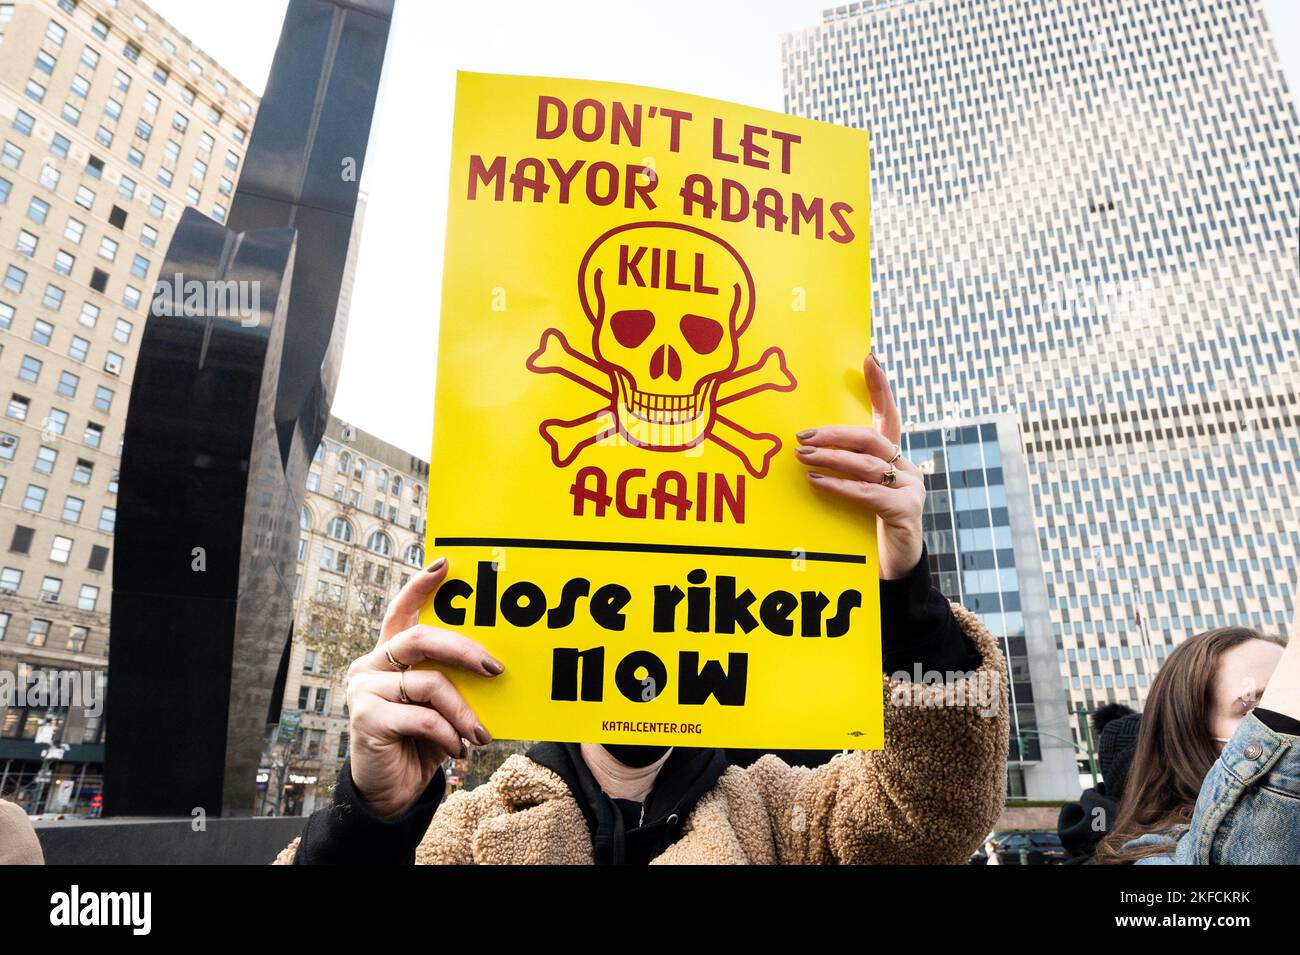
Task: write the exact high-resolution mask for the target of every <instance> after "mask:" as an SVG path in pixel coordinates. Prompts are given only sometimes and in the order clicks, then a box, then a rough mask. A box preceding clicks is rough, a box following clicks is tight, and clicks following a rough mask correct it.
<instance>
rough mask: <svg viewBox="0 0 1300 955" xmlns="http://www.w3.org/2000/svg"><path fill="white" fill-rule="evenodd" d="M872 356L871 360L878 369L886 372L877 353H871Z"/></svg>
mask: <svg viewBox="0 0 1300 955" xmlns="http://www.w3.org/2000/svg"><path fill="white" fill-rule="evenodd" d="M870 354H871V360H872V361H874V362H875V363H876V367H877V368H879V369H880V370H881V371H884V370H885V366H884V365H882V364H881V363H880V359H879V358H877V357H876V353H875V352H871V353H870Z"/></svg>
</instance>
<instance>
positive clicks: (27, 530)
mask: <svg viewBox="0 0 1300 955" xmlns="http://www.w3.org/2000/svg"><path fill="white" fill-rule="evenodd" d="M35 535H36V528H34V527H23V525H21V524H15V525H14V536H13V537H12V538H10V540H9V550H10V551H11V552H12V553H15V554H30V553H31V552H32V538H33V537H34V536H35Z"/></svg>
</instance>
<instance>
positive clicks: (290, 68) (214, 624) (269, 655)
mask: <svg viewBox="0 0 1300 955" xmlns="http://www.w3.org/2000/svg"><path fill="white" fill-rule="evenodd" d="M392 8H393V0H290V3H289V8H288V11H287V13H286V14H285V20H284V26H283V28H282V31H281V34H280V42H279V46H278V47H277V49H276V54H275V60H274V63H273V64H272V67H271V75H270V78H269V80H268V83H267V90H266V95H265V97H264V98H263V100H262V103H261V106H260V108H259V111H258V117H257V122H256V125H255V127H254V129H253V135H252V140H251V142H250V144H249V149H248V154H247V156H246V157H245V160H244V168H243V172H242V174H241V176H240V180H239V186H238V189H237V191H236V194H235V199H234V202H233V203H232V206H231V213H230V219H229V227H228V228H227V227H225V226H222V225H219V224H218V223H216V222H213V221H212V220H210V219H208V218H207V217H205V216H203V215H201V214H200V213H198V212H196V211H194V210H193V209H186V210H185V213H184V215H183V216H182V218H181V221H180V223H179V225H178V226H177V229H176V233H175V235H174V237H173V239H172V242H171V245H170V247H169V248H168V251H167V257H166V260H165V262H164V264H163V269H162V274H161V277H160V281H159V286H158V288H157V289H156V291H155V297H154V301H153V305H152V307H151V310H150V317H149V321H148V322H147V323H146V325H145V329H144V335H143V337H142V340H141V344H140V355H139V359H138V362H137V368H136V375H135V381H134V384H133V386H132V390H131V402H130V407H129V409H128V412H127V420H126V435H125V442H124V446H123V453H122V468H121V481H120V490H119V492H118V518H117V529H116V534H115V541H114V547H115V551H116V553H115V555H114V562H113V615H112V634H111V641H110V651H109V692H108V697H107V703H106V713H105V716H106V721H107V723H106V725H107V730H106V733H107V744H106V758H105V785H104V807H105V814H106V815H164V816H167V815H186V816H188V815H190V814H191V812H192V811H193V810H194V809H196V808H202V809H203V810H204V811H205V812H206V813H207V814H209V815H246V814H249V813H251V811H252V807H253V797H254V787H255V776H256V771H257V766H258V761H259V758H260V755H261V751H262V744H263V740H264V737H265V733H266V727H267V723H268V722H274V721H275V720H276V719H277V718H278V711H279V698H278V695H277V691H276V686H277V684H280V683H282V678H283V665H284V661H285V659H286V653H287V644H288V638H289V633H290V620H291V611H292V603H293V579H294V560H295V557H294V551H295V546H296V542H297V539H298V509H299V500H300V498H301V496H302V494H303V492H304V485H305V481H306V473H307V467H308V465H309V464H310V459H311V455H312V453H313V452H314V451H315V448H316V446H317V444H318V443H319V442H320V439H321V436H322V434H323V433H324V428H325V423H326V420H327V418H328V416H329V408H330V402H331V401H332V399H333V394H334V385H335V383H336V381H337V377H338V364H339V358H340V353H341V351H342V347H343V340H344V337H345V335H346V331H347V329H346V327H345V323H346V316H345V315H344V316H339V315H338V314H337V312H338V297H339V290H340V286H341V283H342V281H343V274H344V266H345V263H346V260H347V254H348V246H349V242H350V239H351V235H352V226H353V215H354V212H355V209H356V201H357V180H358V179H359V176H360V170H361V168H362V165H363V164H364V161H365V153H366V144H367V141H368V139H369V134H370V123H371V118H372V116H373V113H374V106H375V97H376V95H377V93H378V88H379V78H380V73H381V70H382V67H383V61H384V52H385V47H386V45H387V39H388V30H389V25H390V22H391V18H392ZM349 173H352V174H351V175H349ZM198 283H202V284H201V285H200V284H198ZM223 305H224V306H226V307H224V308H223Z"/></svg>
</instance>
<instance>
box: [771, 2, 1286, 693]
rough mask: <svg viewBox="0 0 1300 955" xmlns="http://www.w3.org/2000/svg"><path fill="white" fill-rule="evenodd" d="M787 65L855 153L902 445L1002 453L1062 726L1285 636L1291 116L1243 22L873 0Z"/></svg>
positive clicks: (802, 45) (1195, 10) (790, 105)
mask: <svg viewBox="0 0 1300 955" xmlns="http://www.w3.org/2000/svg"><path fill="white" fill-rule="evenodd" d="M782 57H783V73H784V82H785V89H786V108H787V110H788V111H790V112H792V113H795V114H799V115H804V116H810V117H813V118H816V119H822V120H827V121H830V122H835V123H842V124H847V125H853V126H861V127H864V128H866V129H868V130H869V131H870V133H871V136H872V168H871V188H872V210H871V212H872V234H871V240H872V296H873V301H872V310H873V315H872V320H873V324H874V328H875V338H874V341H875V347H876V350H877V352H878V353H879V354H880V355H881V356H882V359H883V360H884V362H885V365H886V367H887V368H888V370H889V371H890V372H891V374H892V378H893V381H894V383H895V386H896V388H897V390H898V394H899V398H900V402H901V406H902V409H903V414H904V417H905V418H906V419H907V420H908V426H909V427H910V428H912V429H913V430H917V431H923V430H927V429H935V428H949V429H951V428H954V427H960V426H961V425H962V424H963V423H966V422H968V421H969V420H970V419H972V418H976V417H979V416H983V415H988V414H999V413H1001V414H1006V415H1009V416H1010V419H1011V421H1012V422H1013V425H1014V427H1015V428H1016V429H1017V430H1018V431H1019V439H1018V440H1019V444H1020V446H1021V448H1022V450H1023V454H1024V458H1025V461H1026V463H1027V472H1028V486H1027V489H1026V494H1027V495H1028V506H1029V508H1030V509H1031V512H1032V516H1033V521H1034V533H1035V534H1036V537H1037V544H1038V551H1039V555H1040V558H1041V564H1042V568H1043V572H1044V576H1045V581H1046V599H1047V605H1048V617H1049V623H1048V626H1049V627H1050V632H1051V641H1052V643H1054V647H1052V648H1051V650H1052V651H1054V652H1055V655H1056V659H1055V660H1054V661H1053V664H1054V666H1055V667H1056V673H1057V678H1058V680H1059V681H1060V684H1061V687H1062V688H1063V689H1064V690H1065V691H1066V692H1067V693H1068V694H1069V697H1070V707H1071V708H1072V709H1073V708H1074V707H1075V706H1076V705H1078V704H1083V705H1084V706H1085V707H1087V708H1088V709H1091V708H1093V707H1095V706H1096V705H1097V704H1098V703H1100V702H1103V701H1106V700H1118V701H1122V702H1128V703H1130V704H1134V705H1136V704H1139V703H1140V702H1141V700H1142V699H1143V698H1144V697H1145V693H1146V688H1147V686H1148V685H1149V680H1150V676H1151V674H1152V672H1153V671H1154V669H1155V668H1156V667H1158V665H1159V662H1160V661H1161V660H1162V659H1163V658H1164V656H1165V655H1166V654H1167V652H1168V650H1169V649H1170V648H1171V647H1173V646H1174V645H1176V644H1177V643H1178V642H1179V641H1181V640H1183V639H1185V638H1186V637H1187V636H1188V635H1190V634H1193V633H1195V632H1197V631H1200V630H1203V629H1206V628H1208V627H1212V626H1216V625H1219V624H1224V623H1241V624H1247V625H1251V626H1255V627H1258V628H1262V629H1266V630H1273V631H1281V630H1283V629H1284V628H1285V627H1286V625H1287V623H1288V621H1289V619H1290V614H1291V612H1292V609H1293V606H1294V601H1295V595H1294V588H1295V581H1296V578H1297V574H1298V573H1300V567H1298V562H1297V556H1298V555H1300V489H1298V487H1297V477H1298V476H1300V475H1298V473H1297V472H1298V470H1300V467H1298V459H1300V445H1298V442H1300V427H1298V426H1300V421H1298V420H1297V415H1298V414H1300V409H1298V408H1297V391H1298V390H1300V352H1298V350H1297V344H1298V341H1300V265H1298V260H1300V239H1298V232H1297V230H1298V228H1300V224H1298V220H1300V138H1298V135H1297V134H1298V132H1300V121H1298V120H1297V115H1296V107H1295V101H1294V98H1293V96H1292V93H1291V91H1290V90H1289V89H1288V87H1287V83H1286V80H1285V78H1284V76H1283V73H1282V69H1281V66H1280V63H1279V59H1278V55H1277V52H1276V49H1275V48H1274V45H1273V42H1272V38H1271V36H1270V34H1269V32H1268V25H1267V23H1266V21H1265V18H1264V14H1263V11H1262V9H1261V6H1260V3H1259V2H1258V0H979V2H976V0H880V2H874V3H873V2H868V3H859V4H853V5H850V6H846V7H840V8H837V9H834V10H829V11H827V13H826V15H825V19H824V22H823V23H822V24H821V25H819V26H815V27H812V28H810V29H806V30H802V31H799V32H796V33H793V34H790V35H787V36H786V37H785V38H784V40H783V45H782ZM949 467H951V462H949ZM959 533H960V531H959ZM958 550H959V551H960V547H959V549H958ZM995 550H996V548H995ZM977 572H981V573H982V572H983V570H982V569H981V570H979V571H977ZM1000 573H1001V571H1000V570H999V575H1000ZM963 583H964V581H963ZM998 583H999V587H1000V588H1001V589H1000V590H999V593H1006V590H1005V587H1004V586H1003V581H1002V580H1001V577H1000V576H999V578H998ZM965 592H966V591H965V590H964V591H963V593H965ZM1003 612H1005V607H1003ZM1034 652H1035V649H1034V646H1033V645H1032V641H1031V645H1030V647H1029V653H1030V656H1031V657H1032V655H1033V654H1034ZM1049 652H1051V651H1049ZM1013 665H1014V660H1013Z"/></svg>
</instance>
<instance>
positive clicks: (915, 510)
mask: <svg viewBox="0 0 1300 955" xmlns="http://www.w3.org/2000/svg"><path fill="white" fill-rule="evenodd" d="M862 372H863V374H864V375H865V376H866V379H867V391H868V393H869V394H870V395H871V407H872V409H873V410H874V412H875V420H876V423H877V427H875V428H863V427H857V426H853V425H830V426H828V427H822V428H815V429H813V430H811V431H801V432H799V434H798V435H796V437H798V438H799V440H800V441H802V442H803V444H802V446H801V447H798V448H795V452H796V453H797V454H798V455H799V457H800V459H801V460H802V461H803V463H804V464H806V465H808V466H809V467H814V468H825V469H827V470H829V471H834V472H837V473H836V474H822V473H821V472H819V471H809V472H808V478H809V480H812V481H813V482H815V484H816V486H817V487H824V488H826V489H827V490H829V491H833V492H834V493H836V494H840V495H842V496H844V497H847V498H849V499H850V500H854V501H860V502H862V503H863V504H865V505H866V506H867V507H869V508H871V510H873V511H875V512H876V540H877V543H878V547H879V551H880V577H881V579H882V580H896V579H898V578H899V577H903V576H905V575H906V574H907V573H908V571H910V570H911V569H912V568H913V567H915V566H916V563H917V561H919V560H920V559H921V544H922V537H921V510H922V508H923V507H924V506H925V479H924V477H923V476H922V474H921V471H920V469H919V468H917V466H916V465H915V464H913V463H912V462H911V461H909V460H907V458H905V457H902V456H901V453H900V449H899V446H898V442H899V439H900V437H901V436H902V425H901V419H900V416H899V414H898V406H897V405H895V404H894V396H893V394H892V393H891V392H890V390H889V380H888V379H887V378H886V377H885V370H884V368H882V367H881V365H880V362H879V361H877V360H876V356H875V355H868V356H867V359H866V361H864V362H863V363H862ZM891 473H892V476H891ZM839 475H844V476H843V477H841V476H839Z"/></svg>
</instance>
